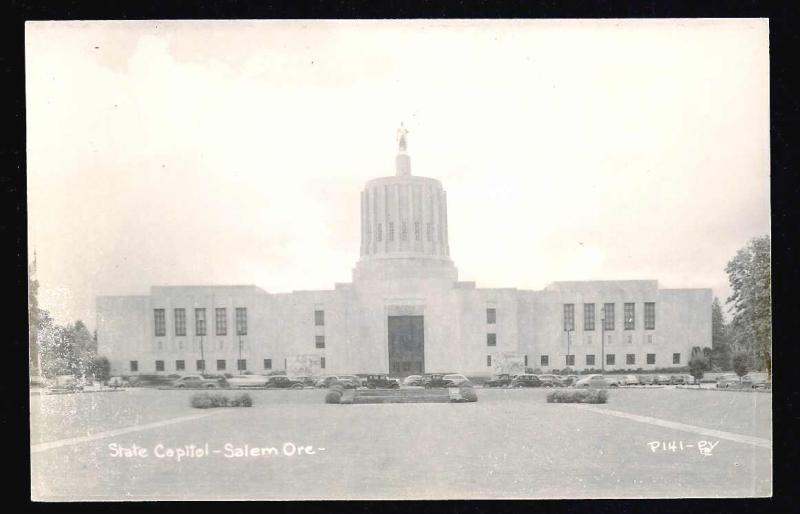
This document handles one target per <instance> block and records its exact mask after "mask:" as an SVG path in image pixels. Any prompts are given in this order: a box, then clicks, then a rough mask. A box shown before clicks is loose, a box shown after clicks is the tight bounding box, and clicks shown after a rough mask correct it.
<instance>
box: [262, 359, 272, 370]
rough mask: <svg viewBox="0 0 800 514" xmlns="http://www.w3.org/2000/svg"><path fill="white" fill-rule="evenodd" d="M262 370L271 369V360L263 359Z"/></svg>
mask: <svg viewBox="0 0 800 514" xmlns="http://www.w3.org/2000/svg"><path fill="white" fill-rule="evenodd" d="M264 369H272V359H264Z"/></svg>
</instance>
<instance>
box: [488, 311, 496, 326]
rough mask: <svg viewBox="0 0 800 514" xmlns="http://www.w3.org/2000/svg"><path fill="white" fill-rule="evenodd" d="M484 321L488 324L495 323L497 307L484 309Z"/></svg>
mask: <svg viewBox="0 0 800 514" xmlns="http://www.w3.org/2000/svg"><path fill="white" fill-rule="evenodd" d="M486 323H488V324H489V325H493V324H495V323H497V309H486Z"/></svg>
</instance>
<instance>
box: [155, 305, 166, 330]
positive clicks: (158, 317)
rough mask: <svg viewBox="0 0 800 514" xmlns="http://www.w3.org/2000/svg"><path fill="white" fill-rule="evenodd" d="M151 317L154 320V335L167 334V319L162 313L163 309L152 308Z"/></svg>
mask: <svg viewBox="0 0 800 514" xmlns="http://www.w3.org/2000/svg"><path fill="white" fill-rule="evenodd" d="M153 318H154V320H155V324H156V326H155V329H156V337H163V336H165V335H167V319H166V315H165V314H164V309H154V310H153Z"/></svg>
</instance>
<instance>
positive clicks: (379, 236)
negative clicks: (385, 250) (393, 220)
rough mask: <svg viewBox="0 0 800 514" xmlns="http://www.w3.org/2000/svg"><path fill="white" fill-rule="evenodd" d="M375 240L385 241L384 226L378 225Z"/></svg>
mask: <svg viewBox="0 0 800 514" xmlns="http://www.w3.org/2000/svg"><path fill="white" fill-rule="evenodd" d="M375 234H376V235H375V240H376V241H383V224H382V223H378V228H377V229H376V230H375Z"/></svg>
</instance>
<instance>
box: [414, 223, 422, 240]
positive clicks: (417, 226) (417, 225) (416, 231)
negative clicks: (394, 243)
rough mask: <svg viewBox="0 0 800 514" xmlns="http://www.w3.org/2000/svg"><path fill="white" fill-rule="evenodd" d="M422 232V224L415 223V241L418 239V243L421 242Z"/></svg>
mask: <svg viewBox="0 0 800 514" xmlns="http://www.w3.org/2000/svg"><path fill="white" fill-rule="evenodd" d="M420 232H421V230H420V223H419V221H415V222H414V239H416V240H417V241H419V239H420Z"/></svg>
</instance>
